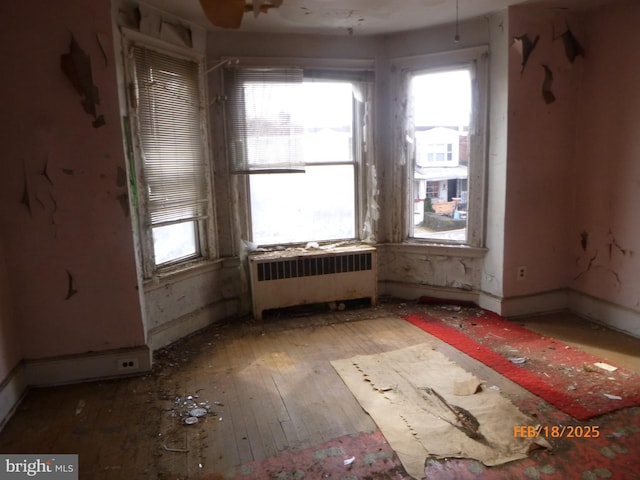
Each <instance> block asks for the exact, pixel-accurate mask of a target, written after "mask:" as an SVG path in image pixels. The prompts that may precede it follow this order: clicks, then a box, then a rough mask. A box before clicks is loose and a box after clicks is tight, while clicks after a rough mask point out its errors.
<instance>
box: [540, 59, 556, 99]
mask: <svg viewBox="0 0 640 480" xmlns="http://www.w3.org/2000/svg"><path fill="white" fill-rule="evenodd" d="M542 68H544V81H543V82H542V98H543V99H544V103H547V104H549V103H553V102H555V101H556V96H555V95H554V94H553V92H552V91H551V84H552V83H553V72H552V71H551V69H550V68H549V67H548V66H547V65H542Z"/></svg>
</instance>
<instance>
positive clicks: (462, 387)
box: [453, 378, 480, 396]
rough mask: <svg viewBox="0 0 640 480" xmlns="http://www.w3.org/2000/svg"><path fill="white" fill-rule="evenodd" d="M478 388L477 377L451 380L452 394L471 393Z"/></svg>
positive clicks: (462, 394)
mask: <svg viewBox="0 0 640 480" xmlns="http://www.w3.org/2000/svg"><path fill="white" fill-rule="evenodd" d="M478 388H480V381H479V380H478V379H477V378H469V379H468V380H460V381H455V382H453V394H454V395H458V396H464V395H473V394H474V393H476V392H477V391H478Z"/></svg>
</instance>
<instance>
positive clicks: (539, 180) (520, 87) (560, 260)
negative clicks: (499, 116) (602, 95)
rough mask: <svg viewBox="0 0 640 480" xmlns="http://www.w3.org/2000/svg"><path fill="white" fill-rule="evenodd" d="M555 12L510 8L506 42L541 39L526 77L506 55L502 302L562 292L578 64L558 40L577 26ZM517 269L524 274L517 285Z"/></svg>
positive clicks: (513, 55) (515, 58) (513, 54)
mask: <svg viewBox="0 0 640 480" xmlns="http://www.w3.org/2000/svg"><path fill="white" fill-rule="evenodd" d="M556 12H558V10H555V9H550V8H544V7H536V6H523V7H513V8H511V9H510V10H509V29H510V37H511V39H513V37H516V36H518V37H519V36H522V35H524V34H527V35H528V36H529V38H530V39H531V40H533V39H534V38H535V37H536V36H537V35H539V36H540V38H539V41H538V43H537V46H536V48H535V49H534V50H533V52H532V53H531V55H530V57H529V59H528V62H527V64H526V67H525V69H524V71H522V67H521V63H522V56H521V55H520V54H519V52H518V51H517V50H516V48H515V47H514V46H512V47H511V48H510V52H509V56H510V57H509V106H508V116H509V120H508V122H509V123H508V145H507V158H508V167H507V181H506V184H507V195H506V199H507V200H506V215H505V242H504V245H505V249H504V292H503V293H504V296H505V297H513V296H520V295H528V294H534V293H541V292H545V291H552V290H555V289H558V288H564V287H566V286H567V284H568V282H569V276H568V271H569V268H570V265H569V264H570V261H571V259H569V258H568V255H567V251H568V242H569V224H570V219H571V214H572V212H571V211H570V204H571V194H572V189H573V183H574V182H573V179H572V178H571V165H572V159H573V156H574V143H575V127H574V125H575V116H574V111H575V102H576V97H575V90H576V87H577V85H578V84H579V82H578V80H579V79H580V72H581V69H582V63H583V59H582V58H578V59H577V60H576V61H575V63H574V64H571V63H570V62H569V61H568V60H567V58H566V55H565V53H564V48H563V45H562V41H561V40H559V39H558V40H555V41H554V40H553V34H552V26H555V28H556V32H557V33H561V32H562V31H563V30H564V29H565V28H566V27H565V25H566V23H565V21H566V20H568V21H569V24H570V25H574V30H578V29H577V28H576V27H579V25H580V22H579V21H578V20H577V19H575V18H567V17H565V15H564V14H558V13H556ZM543 64H546V65H548V66H549V68H550V69H551V71H552V72H553V83H552V92H553V94H554V95H555V97H556V100H555V101H554V102H553V103H549V104H547V103H546V102H545V101H544V100H543V97H542V85H543V81H544V78H545V71H544V69H543V67H542V65H543ZM520 266H524V267H526V276H525V278H524V279H522V280H518V278H517V271H518V268H519V267H520Z"/></svg>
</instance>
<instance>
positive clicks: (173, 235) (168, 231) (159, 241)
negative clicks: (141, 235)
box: [153, 222, 198, 265]
mask: <svg viewBox="0 0 640 480" xmlns="http://www.w3.org/2000/svg"><path fill="white" fill-rule="evenodd" d="M153 253H154V256H155V263H156V265H162V264H165V263H170V262H174V261H176V260H180V259H185V258H189V257H193V256H195V255H196V254H197V253H198V241H197V237H196V222H184V223H175V224H173V225H165V226H163V227H154V228H153Z"/></svg>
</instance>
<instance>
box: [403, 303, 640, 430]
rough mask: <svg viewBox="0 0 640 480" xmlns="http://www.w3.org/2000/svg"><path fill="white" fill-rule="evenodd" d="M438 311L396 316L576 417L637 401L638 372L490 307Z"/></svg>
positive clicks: (639, 392)
mask: <svg viewBox="0 0 640 480" xmlns="http://www.w3.org/2000/svg"><path fill="white" fill-rule="evenodd" d="M432 310H434V309H432ZM441 312H442V314H440V313H437V316H436V315H434V314H427V313H408V314H402V315H401V316H402V317H403V318H405V319H406V320H407V321H409V322H411V323H412V324H414V325H416V326H417V327H419V328H421V329H422V330H424V331H426V332H428V333H430V334H432V335H434V336H436V337H438V338H440V339H441V340H444V341H445V342H447V343H448V344H450V345H452V346H454V347H455V348H457V349H458V350H460V351H462V352H464V353H466V354H467V355H469V356H471V357H473V358H475V359H476V360H479V361H481V362H482V363H484V364H485V365H487V366H489V367H491V368H492V369H493V370H495V371H497V372H498V373H500V374H502V375H504V376H505V377H507V378H509V379H510V380H512V381H513V382H515V383H517V384H519V385H520V386H522V387H524V388H525V389H527V390H529V391H530V392H531V393H533V394H535V395H537V396H539V397H541V398H542V399H544V400H546V401H547V402H549V403H551V404H552V405H554V406H555V407H556V408H558V409H559V410H561V411H563V412H565V413H567V414H568V415H571V416H572V417H574V418H575V419H577V420H587V419H589V418H592V417H595V416H598V415H602V414H604V413H607V412H612V411H615V410H618V409H621V408H625V407H630V406H636V405H640V374H637V373H635V372H630V371H626V370H624V369H622V368H618V369H617V370H615V371H613V372H610V371H607V370H604V369H601V368H599V367H597V366H595V365H594V364H595V363H596V362H605V361H604V360H602V359H600V358H598V357H596V356H594V355H591V354H589V353H587V352H584V351H582V350H579V349H577V348H574V347H571V346H569V345H566V344H564V343H562V342H559V341H557V340H554V339H553V338H549V337H543V336H541V335H539V334H537V333H535V332H533V331H531V330H528V329H526V328H524V327H521V326H519V325H516V324H515V323H513V322H510V321H508V320H506V319H504V318H503V317H500V316H499V315H497V314H494V313H492V312H488V311H485V310H482V309H479V308H462V307H453V306H451V307H442V310H441ZM523 359H524V363H514V362H522V361H523Z"/></svg>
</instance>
